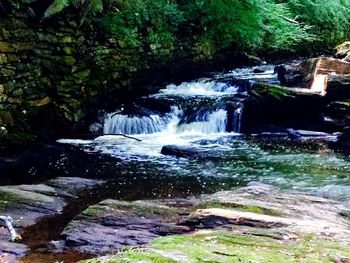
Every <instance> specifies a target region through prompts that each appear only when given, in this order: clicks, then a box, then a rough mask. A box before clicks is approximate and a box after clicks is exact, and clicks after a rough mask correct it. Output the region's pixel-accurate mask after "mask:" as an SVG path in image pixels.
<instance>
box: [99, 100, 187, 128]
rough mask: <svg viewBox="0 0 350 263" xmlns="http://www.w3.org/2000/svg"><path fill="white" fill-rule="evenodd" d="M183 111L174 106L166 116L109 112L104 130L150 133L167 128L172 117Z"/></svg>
mask: <svg viewBox="0 0 350 263" xmlns="http://www.w3.org/2000/svg"><path fill="white" fill-rule="evenodd" d="M179 114H181V111H179V110H178V108H177V107H172V111H171V112H170V113H168V114H165V115H164V116H161V115H158V114H151V115H149V116H132V117H131V116H128V115H125V114H119V113H118V114H116V113H111V114H108V115H107V117H106V119H105V122H104V128H103V132H104V134H117V133H122V134H150V133H156V132H161V131H163V130H165V129H167V127H168V125H169V123H171V121H172V119H174V118H177V115H179Z"/></svg>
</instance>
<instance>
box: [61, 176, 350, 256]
mask: <svg viewBox="0 0 350 263" xmlns="http://www.w3.org/2000/svg"><path fill="white" fill-rule="evenodd" d="M179 204H180V206H181V205H182V204H186V205H188V204H189V202H188V201H185V202H179ZM186 207H187V209H184V210H182V211H181V212H180V210H178V207H177V206H176V207H174V206H172V204H170V203H169V202H168V201H166V202H164V200H163V201H162V200H154V201H136V202H121V201H115V200H105V201H103V202H101V203H100V204H98V205H94V206H91V207H90V208H88V209H87V210H86V211H84V212H83V213H82V214H80V215H79V216H77V217H76V218H75V220H73V221H72V222H71V223H70V224H69V225H68V226H67V228H66V229H65V230H64V232H63V237H64V240H65V243H66V246H68V247H71V248H74V249H77V250H79V251H89V252H91V251H92V252H93V254H96V255H97V254H105V253H113V252H114V251H115V250H117V249H120V248H123V247H125V246H128V245H136V246H140V245H145V244H147V243H149V241H150V240H152V239H153V238H155V237H157V236H159V235H169V234H170V235H171V234H172V233H174V232H175V233H183V232H186V231H188V230H192V231H193V232H191V233H190V234H188V235H185V236H169V237H165V238H160V239H157V240H155V241H153V242H152V243H151V245H147V247H146V248H145V250H142V249H141V250H140V251H147V254H148V255H149V253H152V256H154V257H157V255H158V256H159V255H160V256H163V257H165V258H162V260H163V261H165V262H167V261H166V260H171V259H174V257H173V256H172V255H176V258H177V256H181V257H180V258H183V259H184V260H185V262H191V258H189V259H188V258H186V257H185V256H184V255H182V253H185V254H186V253H187V252H189V250H188V249H195V251H196V255H198V251H199V250H198V249H199V248H200V247H201V245H200V244H203V242H205V240H207V241H208V242H209V246H205V247H204V248H201V249H202V250H201V252H200V255H201V256H203V258H204V255H207V256H208V255H211V256H212V255H213V254H215V255H224V256H228V254H227V253H226V252H225V251H222V247H223V246H227V245H228V244H229V243H230V242H232V245H233V246H234V247H237V246H239V245H240V244H243V247H247V246H249V245H252V246H254V249H255V248H256V244H257V242H261V243H259V247H260V245H261V244H265V242H267V243H268V244H269V245H268V246H269V247H274V246H270V244H271V243H270V242H271V241H272V240H275V241H274V242H276V244H280V245H281V244H288V248H286V251H287V252H288V253H285V254H283V257H285V255H289V253H292V252H294V248H290V247H289V245H293V244H294V245H295V246H296V247H299V243H298V242H301V243H304V242H305V241H306V240H307V241H306V244H307V247H309V246H310V244H311V242H313V239H314V240H316V241H317V242H320V241H321V240H327V242H334V244H338V243H339V244H341V245H340V247H343V246H344V245H346V246H347V247H348V246H349V245H350V238H349V236H350V230H349V227H348V222H347V221H345V220H344V214H343V215H342V214H341V212H342V211H346V207H344V206H343V205H342V204H341V203H339V202H337V201H333V200H328V199H324V198H321V197H317V196H311V195H305V194H302V193H295V192H286V191H280V190H277V189H275V188H274V187H272V186H269V185H266V184H262V183H256V182H253V183H250V184H248V186H246V187H242V188H238V189H236V190H234V191H221V192H217V193H215V194H212V195H206V196H202V197H201V198H200V199H199V200H196V201H193V202H192V203H190V205H189V206H186ZM189 212H191V213H189ZM180 213H181V215H182V216H181V217H179V214H180ZM343 213H344V212H343ZM165 225H166V227H165V228H166V229H167V231H165V232H163V231H164V226H165ZM179 225H181V226H182V227H183V228H177V227H179ZM155 226H157V227H155ZM160 229H162V230H161V232H162V233H161V234H160ZM217 230H219V231H217ZM223 233H224V234H223ZM221 235H223V236H222V239H221ZM201 237H203V239H201ZM310 237H312V238H310ZM251 238H253V239H254V241H252V242H250V241H249V242H247V239H251ZM255 238H256V239H257V240H255ZM265 238H266V240H265ZM184 240H186V245H181V246H180V247H177V248H175V247H176V246H177V244H180V243H181V244H183V241H184ZM219 240H221V241H219ZM157 242H159V243H158V244H159V246H156V247H155V248H154V247H153V248H152V246H153V245H152V244H156V243H157ZM196 242H198V243H196ZM217 242H218V243H217ZM215 244H218V247H219V248H220V249H218V250H217V249H215V250H212V247H213V246H214V245H215ZM312 247H314V244H313V245H312ZM319 247H321V250H322V251H323V249H325V247H326V246H325V244H321V245H320V246H319ZM150 248H151V249H150ZM241 249H242V248H239V249H238V250H241ZM251 249H252V248H250V247H249V248H248V253H247V254H251V253H250V252H251ZM280 249H281V248H278V251H280ZM163 250H165V251H167V250H171V251H172V253H171V255H169V254H167V253H166V252H164V251H163ZM178 251H181V253H180V255H179V253H177V252H178ZM207 251H209V254H206V252H207ZM230 251H231V250H230ZM254 251H256V250H254ZM307 251H311V250H310V249H308V250H307ZM312 251H313V249H312ZM344 251H346V250H344ZM130 253H131V254H130ZM136 253H137V252H136ZM153 253H155V254H153ZM263 253H265V254H266V250H265V249H263ZM305 253H306V252H305V251H304V250H303V251H302V252H301V253H298V255H299V256H298V258H300V255H303V256H305V255H306V254H305ZM268 254H269V253H268ZM322 254H323V256H321V255H320V257H324V253H323V252H322ZM118 255H121V254H118ZM123 255H124V256H126V258H128V255H129V256H130V257H132V255H135V254H134V252H130V251H129V252H127V254H123ZM235 255H236V253H235ZM269 255H270V254H269ZM124 256H123V258H124ZM207 256H206V258H207ZM229 256H231V254H230V255H229ZM137 258H142V259H144V258H145V257H137ZM152 258H153V257H152ZM215 258H216V259H217V257H216V256H215ZM311 258H314V257H313V256H311ZM197 259H198V257H197ZM293 259H295V258H294V257H293ZM179 260H180V259H179ZM223 261H224V260H223ZM98 262H99V261H98ZM101 262H102V261H101ZM194 262H196V261H194ZM220 262H221V261H220ZM261 262H265V261H264V260H262V261H261Z"/></svg>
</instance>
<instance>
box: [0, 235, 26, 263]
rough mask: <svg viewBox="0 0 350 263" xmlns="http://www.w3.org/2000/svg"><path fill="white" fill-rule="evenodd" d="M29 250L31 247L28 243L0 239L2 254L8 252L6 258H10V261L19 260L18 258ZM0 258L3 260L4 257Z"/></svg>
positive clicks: (0, 252)
mask: <svg viewBox="0 0 350 263" xmlns="http://www.w3.org/2000/svg"><path fill="white" fill-rule="evenodd" d="M0 236H1V234H0ZM28 250H29V248H28V247H27V246H26V245H23V244H19V243H14V242H9V241H4V240H0V256H1V255H3V254H7V256H6V259H8V260H9V262H18V259H19V258H20V257H21V256H23V255H25V254H26V253H27V252H28ZM0 260H2V258H0ZM3 262H6V261H3Z"/></svg>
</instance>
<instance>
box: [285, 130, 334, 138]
mask: <svg viewBox="0 0 350 263" xmlns="http://www.w3.org/2000/svg"><path fill="white" fill-rule="evenodd" d="M287 132H288V136H289V137H290V138H292V139H303V138H304V139H308V138H317V139H322V140H325V141H336V140H337V136H338V135H339V134H337V133H335V134H330V133H326V132H319V131H309V130H294V129H287Z"/></svg>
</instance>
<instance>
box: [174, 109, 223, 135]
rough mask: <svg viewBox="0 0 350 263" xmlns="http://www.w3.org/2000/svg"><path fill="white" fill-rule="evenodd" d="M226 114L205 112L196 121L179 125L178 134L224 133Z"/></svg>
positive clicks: (221, 111)
mask: <svg viewBox="0 0 350 263" xmlns="http://www.w3.org/2000/svg"><path fill="white" fill-rule="evenodd" d="M226 124H227V112H226V110H223V109H219V110H217V111H214V112H205V113H204V114H202V115H198V116H197V117H196V121H194V122H191V123H184V124H180V125H179V127H178V129H177V130H178V132H180V133H181V132H192V133H203V134H211V133H222V132H225V131H226Z"/></svg>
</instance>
